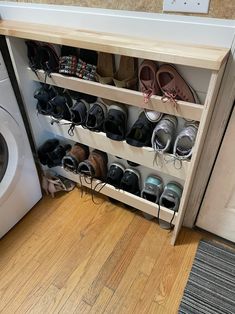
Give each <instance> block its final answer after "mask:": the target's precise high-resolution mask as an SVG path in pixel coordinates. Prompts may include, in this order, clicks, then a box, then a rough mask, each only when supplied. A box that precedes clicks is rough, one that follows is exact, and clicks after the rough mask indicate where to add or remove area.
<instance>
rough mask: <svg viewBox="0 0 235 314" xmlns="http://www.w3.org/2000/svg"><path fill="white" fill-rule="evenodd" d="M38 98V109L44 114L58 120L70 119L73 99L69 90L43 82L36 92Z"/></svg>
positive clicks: (35, 95)
mask: <svg viewBox="0 0 235 314" xmlns="http://www.w3.org/2000/svg"><path fill="white" fill-rule="evenodd" d="M34 98H35V99H37V105H36V108H37V111H38V113H40V114H43V115H49V116H51V117H53V118H54V119H56V120H61V119H65V120H69V119H70V118H71V108H72V107H73V100H72V97H71V96H70V92H69V91H68V90H65V89H62V88H58V87H56V88H55V87H54V86H51V85H47V84H43V85H42V86H41V87H40V88H38V89H36V90H35V92H34Z"/></svg>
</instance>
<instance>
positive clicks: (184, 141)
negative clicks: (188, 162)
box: [173, 121, 199, 160]
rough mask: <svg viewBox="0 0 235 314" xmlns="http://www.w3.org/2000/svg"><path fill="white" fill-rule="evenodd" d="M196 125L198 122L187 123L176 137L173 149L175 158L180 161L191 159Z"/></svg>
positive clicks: (196, 129)
mask: <svg viewBox="0 0 235 314" xmlns="http://www.w3.org/2000/svg"><path fill="white" fill-rule="evenodd" d="M198 125H199V124H198V122H195V121H187V122H186V124H185V127H184V128H183V129H182V130H181V131H180V133H179V134H178V135H177V137H176V140H175V144H174V149H173V154H174V155H175V157H176V158H178V159H182V160H183V159H190V158H191V156H192V151H193V146H194V144H195V140H196V136H197V131H198Z"/></svg>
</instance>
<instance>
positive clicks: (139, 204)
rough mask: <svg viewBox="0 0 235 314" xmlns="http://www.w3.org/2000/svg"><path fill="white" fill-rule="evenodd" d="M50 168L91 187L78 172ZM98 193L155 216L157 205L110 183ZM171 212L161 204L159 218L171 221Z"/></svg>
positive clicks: (97, 181) (94, 183)
mask: <svg viewBox="0 0 235 314" xmlns="http://www.w3.org/2000/svg"><path fill="white" fill-rule="evenodd" d="M52 170H54V171H55V172H56V173H58V174H60V175H62V176H63V177H65V178H68V179H70V180H72V181H74V182H77V183H78V184H79V185H80V184H81V181H80V180H82V185H83V186H85V187H87V188H91V185H90V184H89V182H86V181H85V180H84V179H83V178H82V177H81V178H79V175H78V174H74V173H72V172H68V171H65V170H64V169H63V168H61V167H54V168H52ZM99 182H101V181H99V180H95V179H93V183H92V186H93V187H94V186H95V185H96V184H97V183H99ZM101 186H102V185H101ZM101 186H100V187H101ZM100 193H102V194H104V195H107V196H108V197H111V198H114V199H116V200H118V201H120V202H122V203H124V204H127V205H129V206H132V207H134V208H137V209H139V210H141V211H142V212H144V213H146V214H149V215H152V216H154V217H157V213H158V205H157V204H154V203H152V202H149V201H147V200H145V199H143V198H141V197H138V196H135V195H133V194H130V193H128V192H125V191H123V190H118V189H115V187H113V186H112V185H109V184H106V185H105V186H104V187H103V188H102V189H101V191H100ZM173 214H174V212H172V210H169V209H167V208H165V207H163V206H161V210H160V219H162V220H164V221H171V219H172V217H173ZM177 215H178V214H177V213H175V218H174V220H173V222H172V223H173V224H174V223H175V221H176V217H177Z"/></svg>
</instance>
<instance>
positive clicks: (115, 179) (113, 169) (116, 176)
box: [106, 163, 125, 188]
mask: <svg viewBox="0 0 235 314" xmlns="http://www.w3.org/2000/svg"><path fill="white" fill-rule="evenodd" d="M124 172H125V168H124V167H123V166H122V165H121V164H118V163H113V164H111V165H110V167H109V170H108V173H107V178H106V183H108V184H111V185H113V186H114V187H115V188H119V187H120V182H121V179H122V177H123V175H124Z"/></svg>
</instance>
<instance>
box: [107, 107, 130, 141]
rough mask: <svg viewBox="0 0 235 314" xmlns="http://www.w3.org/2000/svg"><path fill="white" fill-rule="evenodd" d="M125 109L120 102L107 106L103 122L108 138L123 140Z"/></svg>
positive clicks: (125, 122) (125, 120) (124, 134)
mask: <svg viewBox="0 0 235 314" xmlns="http://www.w3.org/2000/svg"><path fill="white" fill-rule="evenodd" d="M126 124H127V110H126V107H125V106H124V105H122V104H118V103H117V104H113V105H110V106H109V107H108V115H107V118H106V119H105V122H104V132H105V133H106V136H107V137H108V138H111V139H112V140H115V141H123V140H124V139H125V136H126Z"/></svg>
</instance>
